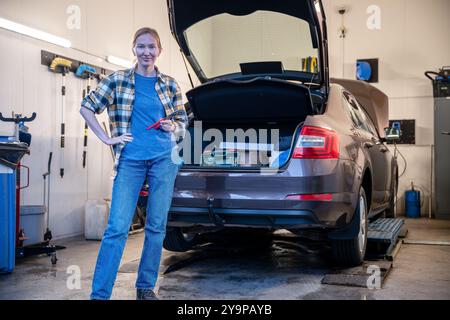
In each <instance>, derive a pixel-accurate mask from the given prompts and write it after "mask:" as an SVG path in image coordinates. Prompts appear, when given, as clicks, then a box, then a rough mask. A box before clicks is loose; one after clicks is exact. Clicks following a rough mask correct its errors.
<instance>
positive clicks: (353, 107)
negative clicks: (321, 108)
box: [344, 91, 378, 137]
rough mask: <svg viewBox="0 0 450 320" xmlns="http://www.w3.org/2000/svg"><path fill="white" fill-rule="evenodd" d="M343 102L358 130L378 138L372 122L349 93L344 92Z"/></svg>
mask: <svg viewBox="0 0 450 320" xmlns="http://www.w3.org/2000/svg"><path fill="white" fill-rule="evenodd" d="M344 97H345V98H344V100H345V105H346V106H347V110H348V112H349V114H350V118H351V119H352V121H353V123H354V124H355V125H356V126H357V127H358V128H360V129H362V130H365V131H367V132H369V133H370V134H372V135H374V136H375V137H378V133H377V129H375V125H374V124H373V122H372V119H371V118H370V116H369V115H368V114H367V112H366V110H364V108H363V107H362V106H361V105H360V104H359V102H358V100H356V98H355V97H353V96H352V95H351V94H350V93H348V92H345V91H344Z"/></svg>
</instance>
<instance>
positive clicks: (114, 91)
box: [81, 67, 187, 177]
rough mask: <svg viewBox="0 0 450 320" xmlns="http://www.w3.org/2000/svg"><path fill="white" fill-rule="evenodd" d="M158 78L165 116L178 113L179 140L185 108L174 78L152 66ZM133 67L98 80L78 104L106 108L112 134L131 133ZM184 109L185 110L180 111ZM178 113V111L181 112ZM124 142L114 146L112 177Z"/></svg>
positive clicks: (177, 133) (184, 126)
mask: <svg viewBox="0 0 450 320" xmlns="http://www.w3.org/2000/svg"><path fill="white" fill-rule="evenodd" d="M155 70H156V76H157V78H158V80H157V81H156V84H155V89H156V92H157V93H158V96H159V99H160V100H161V103H162V104H163V106H164V110H165V112H166V117H169V116H170V115H171V114H172V113H174V112H176V111H182V112H178V113H177V114H178V115H176V116H174V119H173V120H174V124H175V127H176V129H175V131H174V133H173V134H174V138H175V139H176V140H178V139H179V138H182V137H184V133H185V130H186V123H187V115H186V111H185V109H184V105H183V101H182V95H181V89H180V87H179V86H178V84H177V82H176V81H175V79H174V78H172V77H169V76H167V75H165V74H162V73H161V72H160V71H159V69H158V68H156V67H155ZM134 73H135V68H132V69H127V70H120V71H117V72H114V73H113V74H111V75H109V76H107V77H105V78H104V79H102V81H100V83H99V84H98V86H97V88H96V89H95V90H94V91H91V93H90V94H89V95H87V96H86V97H85V98H84V99H83V101H82V103H81V106H82V107H85V108H88V109H90V110H92V111H93V112H95V113H97V114H100V113H102V112H103V111H104V110H105V109H107V110H108V116H109V122H110V131H111V136H112V137H119V136H121V135H123V134H125V133H131V113H132V111H133V104H134V97H135V91H134V90H135V87H134ZM183 111H184V112H183ZM180 113H181V114H180ZM124 147H125V144H116V145H114V146H113V149H114V153H115V161H114V171H113V177H115V176H116V175H117V167H118V165H119V159H120V155H121V153H122V150H123V148H124Z"/></svg>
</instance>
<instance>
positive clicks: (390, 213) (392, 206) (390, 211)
mask: <svg viewBox="0 0 450 320" xmlns="http://www.w3.org/2000/svg"><path fill="white" fill-rule="evenodd" d="M390 193H391V199H390V200H389V207H388V208H387V209H386V210H385V212H384V217H385V218H395V216H396V209H397V207H396V206H397V201H396V200H397V173H395V174H394V177H393V179H392V183H391V190H390Z"/></svg>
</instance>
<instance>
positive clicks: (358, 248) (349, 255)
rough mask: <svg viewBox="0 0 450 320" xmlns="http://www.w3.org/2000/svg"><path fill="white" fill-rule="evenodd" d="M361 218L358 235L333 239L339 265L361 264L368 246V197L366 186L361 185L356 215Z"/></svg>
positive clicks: (334, 251)
mask: <svg viewBox="0 0 450 320" xmlns="http://www.w3.org/2000/svg"><path fill="white" fill-rule="evenodd" d="M354 218H356V219H358V220H359V232H358V235H357V236H356V237H355V238H353V239H350V240H333V242H332V247H333V255H334V259H335V260H336V262H337V263H338V264H339V265H342V266H346V267H354V266H358V265H360V264H361V263H362V262H363V260H364V256H365V254H366V246H367V230H368V221H367V198H366V192H365V191H364V188H363V187H361V189H360V191H359V197H358V205H357V207H356V212H355V217H354Z"/></svg>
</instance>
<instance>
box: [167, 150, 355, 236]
mask: <svg viewBox="0 0 450 320" xmlns="http://www.w3.org/2000/svg"><path fill="white" fill-rule="evenodd" d="M355 177H356V174H355V167H354V166H353V164H352V163H351V162H349V161H345V160H339V161H334V160H332V161H324V160H301V161H300V160H297V159H296V160H294V161H291V162H290V164H289V166H288V168H287V170H285V171H283V172H281V173H278V174H275V175H269V176H264V175H261V174H257V173H256V174H255V173H234V172H225V171H223V172H202V171H198V172H180V173H179V175H178V177H177V181H176V183H175V188H174V193H173V199H172V206H171V208H170V210H169V217H168V225H169V226H185V227H191V226H198V225H201V226H214V225H215V226H217V221H219V222H220V221H221V226H233V227H234V226H243V227H249V226H250V227H266V228H268V227H269V228H273V229H288V228H289V229H295V228H341V227H345V226H346V225H348V224H349V223H350V221H351V220H352V217H353V215H354V212H355V207H356V203H357V197H358V196H357V192H358V189H357V183H355ZM322 193H326V194H332V200H331V201H299V200H287V199H286V196H288V195H295V194H322ZM215 215H217V216H215Z"/></svg>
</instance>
